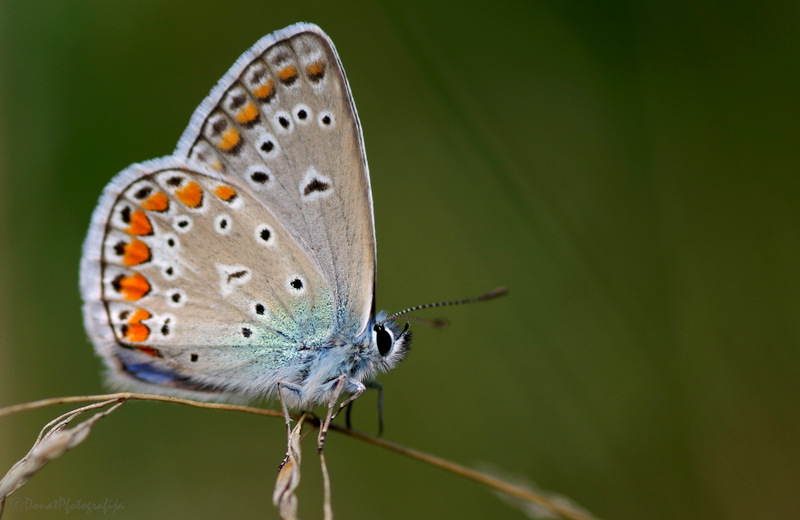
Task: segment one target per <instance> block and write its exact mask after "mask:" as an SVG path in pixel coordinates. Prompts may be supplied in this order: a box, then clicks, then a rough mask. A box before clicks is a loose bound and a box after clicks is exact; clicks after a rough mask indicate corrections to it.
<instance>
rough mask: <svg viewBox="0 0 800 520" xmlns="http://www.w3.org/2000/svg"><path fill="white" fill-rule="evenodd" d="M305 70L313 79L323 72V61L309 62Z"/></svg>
mask: <svg viewBox="0 0 800 520" xmlns="http://www.w3.org/2000/svg"><path fill="white" fill-rule="evenodd" d="M306 72H307V73H308V75H309V76H311V77H312V78H314V79H319V78H321V77H322V74H323V73H324V72H325V62H324V61H315V62H314V63H309V64H308V65H306Z"/></svg>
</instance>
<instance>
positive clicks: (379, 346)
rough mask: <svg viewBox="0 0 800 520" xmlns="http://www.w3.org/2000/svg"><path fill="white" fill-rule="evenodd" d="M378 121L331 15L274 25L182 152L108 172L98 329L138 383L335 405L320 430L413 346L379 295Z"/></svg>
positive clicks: (97, 240)
mask: <svg viewBox="0 0 800 520" xmlns="http://www.w3.org/2000/svg"><path fill="white" fill-rule="evenodd" d="M375 272H376V249H375V227H374V220H373V211H372V195H371V190H370V178H369V169H368V167H367V160H366V155H365V152H364V140H363V136H362V132H361V124H360V122H359V119H358V114H357V113H356V108H355V104H354V102H353V97H352V95H351V93H350V87H349V85H348V82H347V78H346V77H345V73H344V70H343V68H342V65H341V62H340V60H339V56H338V54H337V52H336V49H335V47H334V45H333V43H332V42H331V40H330V39H329V38H328V36H327V35H326V34H325V33H324V32H323V31H322V30H321V29H320V28H319V27H317V26H315V25H312V24H306V23H299V24H295V25H292V26H290V27H287V28H285V29H283V30H280V31H277V32H275V33H272V34H270V35H267V36H265V37H264V38H262V39H261V40H259V41H258V42H257V43H256V44H255V45H254V46H253V47H252V48H250V49H249V50H248V51H246V52H245V53H244V54H243V55H242V56H241V57H240V58H239V59H238V60H236V62H235V63H234V65H233V66H232V67H231V68H230V70H229V71H228V72H227V73H226V74H225V75H224V76H223V77H222V79H221V80H220V81H219V82H218V83H217V85H216V86H215V87H214V88H213V90H212V91H211V93H210V94H209V95H208V97H206V99H205V100H204V101H203V102H202V103H201V104H200V106H199V107H198V108H197V110H196V111H195V112H194V114H193V115H192V117H191V120H190V123H189V126H188V127H187V128H186V130H185V131H184V133H183V135H182V136H181V138H180V140H179V142H178V146H177V148H176V149H175V151H174V152H173V153H172V155H169V156H167V157H162V158H160V159H155V160H151V161H147V162H143V163H140V164H134V165H132V166H130V167H128V168H126V169H125V170H123V171H122V172H120V173H119V174H118V175H117V176H116V177H114V178H113V179H112V180H111V181H110V183H109V184H108V185H107V186H106V188H105V190H104V191H103V194H102V196H101V198H100V201H99V203H98V205H97V208H96V209H95V211H94V213H93V215H92V220H91V225H90V228H89V232H88V235H87V237H86V240H85V243H84V246H83V257H82V260H81V269H80V275H81V276H80V278H81V282H80V286H81V293H82V297H83V301H84V306H83V311H84V319H85V325H86V329H87V331H88V333H89V336H90V338H91V340H92V342H93V343H94V346H95V349H96V351H97V353H98V354H99V355H100V356H101V357H102V358H103V360H104V361H105V364H106V365H107V367H108V373H109V379H110V381H111V383H112V384H113V385H114V386H115V387H117V388H121V389H131V390H137V391H149V392H154V393H160V394H169V395H177V396H184V397H190V398H196V399H221V400H225V399H230V398H234V397H236V396H245V397H246V398H261V397H263V398H275V397H277V398H278V399H280V401H281V403H282V405H283V410H284V414H285V415H286V420H287V426H288V423H289V416H288V411H287V408H305V407H309V406H313V405H316V404H327V405H328V410H329V411H328V415H327V417H326V421H325V424H324V427H323V428H322V429H321V430H322V431H321V432H320V441H319V442H320V447H321V445H322V441H323V439H324V430H325V429H327V425H328V424H330V421H331V420H332V419H333V416H335V414H336V413H337V412H336V411H334V404H335V403H336V402H337V400H338V399H339V398H340V397H341V396H345V395H346V396H349V397H347V398H346V399H343V400H342V402H341V404H340V406H339V407H338V408H337V410H341V409H342V408H343V407H344V406H346V405H347V404H348V403H350V402H352V400H353V399H355V398H357V397H358V396H359V395H360V394H361V393H362V392H363V391H364V390H365V383H369V382H370V381H371V380H372V378H373V377H374V376H375V375H376V374H377V373H378V372H381V371H386V370H389V369H391V368H393V367H395V366H396V365H397V364H398V363H399V362H400V361H401V360H402V359H403V357H404V356H405V355H406V352H407V351H408V349H409V346H410V344H411V333H410V331H409V330H408V323H406V325H405V327H404V328H401V327H400V325H399V324H398V323H397V322H396V321H395V320H394V319H392V318H393V317H387V314H386V313H385V312H381V313H377V314H376V311H375Z"/></svg>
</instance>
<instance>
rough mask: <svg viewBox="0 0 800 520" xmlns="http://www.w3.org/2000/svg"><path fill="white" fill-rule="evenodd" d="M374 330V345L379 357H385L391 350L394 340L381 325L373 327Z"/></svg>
mask: <svg viewBox="0 0 800 520" xmlns="http://www.w3.org/2000/svg"><path fill="white" fill-rule="evenodd" d="M374 330H375V343H377V345H378V352H380V354H381V356H383V357H386V355H387V354H388V353H389V352H390V351H391V350H392V345H393V344H394V338H392V334H391V332H389V331H388V330H386V327H384V326H383V325H375V329H374Z"/></svg>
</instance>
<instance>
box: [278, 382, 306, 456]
mask: <svg viewBox="0 0 800 520" xmlns="http://www.w3.org/2000/svg"><path fill="white" fill-rule="evenodd" d="M284 388H285V389H286V390H288V391H290V392H295V393H296V394H298V395H299V394H300V392H301V388H300V387H299V386H296V385H293V384H292V383H285V382H280V381H279V382H278V400H280V402H281V411H282V412H283V419H284V421H285V422H286V439H287V443H288V445H287V447H286V456H285V457H283V462H281V465H280V466H278V470H280V469H281V468H283V466H284V465H285V464H286V463H287V462H288V461H289V454H290V452H291V449H292V417H291V416H290V415H289V408H288V407H287V406H286V401H284V399H283V390H284Z"/></svg>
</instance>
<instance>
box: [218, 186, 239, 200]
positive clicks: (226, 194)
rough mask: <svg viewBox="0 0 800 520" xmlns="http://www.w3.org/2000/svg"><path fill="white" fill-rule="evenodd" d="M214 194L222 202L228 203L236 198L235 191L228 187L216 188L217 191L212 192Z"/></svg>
mask: <svg viewBox="0 0 800 520" xmlns="http://www.w3.org/2000/svg"><path fill="white" fill-rule="evenodd" d="M214 194H215V195H216V196H217V197H219V198H221V199H222V200H224V201H228V200H231V199H232V198H233V197H235V196H236V190H234V189H233V188H231V187H230V186H217V189H215V190H214Z"/></svg>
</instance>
